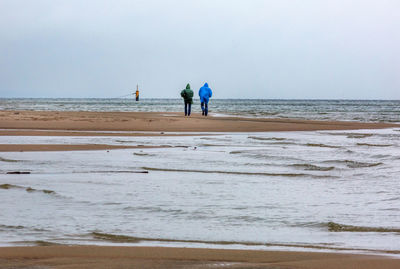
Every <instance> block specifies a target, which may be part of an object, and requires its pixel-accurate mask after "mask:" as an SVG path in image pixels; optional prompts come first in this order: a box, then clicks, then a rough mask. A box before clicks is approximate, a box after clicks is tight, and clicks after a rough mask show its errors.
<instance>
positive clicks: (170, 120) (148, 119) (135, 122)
mask: <svg viewBox="0 0 400 269" xmlns="http://www.w3.org/2000/svg"><path fill="white" fill-rule="evenodd" d="M390 127H400V125H396V124H388V123H361V122H344V121H343V122H338V121H336V122H335V121H308V120H293V119H259V118H239V117H212V115H210V116H208V117H203V116H201V115H200V114H193V115H192V116H191V117H184V116H183V115H182V113H168V112H161V113H159V112H84V111H79V112H76V111H73V112H65V111H8V110H7V111H0V136H176V135H200V134H201V135H206V134H207V133H211V132H270V131H315V130H355V129H380V128H390ZM122 148H133V147H131V146H116V145H64V144H63V145H7V144H1V145H0V152H1V151H3V152H4V151H60V150H63V151H64V150H100V149H122Z"/></svg>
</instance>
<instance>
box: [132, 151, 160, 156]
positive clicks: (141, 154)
mask: <svg viewBox="0 0 400 269" xmlns="http://www.w3.org/2000/svg"><path fill="white" fill-rule="evenodd" d="M133 155H136V156H156V155H155V154H150V153H144V152H134V153H133Z"/></svg>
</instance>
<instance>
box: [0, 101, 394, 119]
mask: <svg viewBox="0 0 400 269" xmlns="http://www.w3.org/2000/svg"><path fill="white" fill-rule="evenodd" d="M209 108H210V113H211V115H214V116H221V115H230V116H241V117H268V118H295V119H313V120H346V121H362V122H392V123H397V122H400V100H390V101H382V100H267V99H265V100H259V99H255V100H254V99H242V100H238V99H211V100H210V103H209ZM10 109H12V110H14V109H19V110H58V111H153V112H165V111H168V112H182V111H183V102H182V99H141V101H140V102H136V101H135V100H133V99H131V98H114V99H62V98H60V99H18V98H17V99H4V98H0V110H10ZM193 112H201V110H200V104H199V100H198V99H195V100H194V104H193Z"/></svg>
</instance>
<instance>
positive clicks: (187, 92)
mask: <svg viewBox="0 0 400 269" xmlns="http://www.w3.org/2000/svg"><path fill="white" fill-rule="evenodd" d="M181 96H182V97H183V99H184V100H185V102H190V103H191V104H193V91H192V90H191V89H190V84H189V83H188V85H186V89H184V90H183V91H181Z"/></svg>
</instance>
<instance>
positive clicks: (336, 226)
mask: <svg viewBox="0 0 400 269" xmlns="http://www.w3.org/2000/svg"><path fill="white" fill-rule="evenodd" d="M326 226H327V227H328V229H329V231H330V232H375V233H400V229H399V228H384V227H365V226H353V225H345V224H340V223H335V222H328V223H327V224H326Z"/></svg>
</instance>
